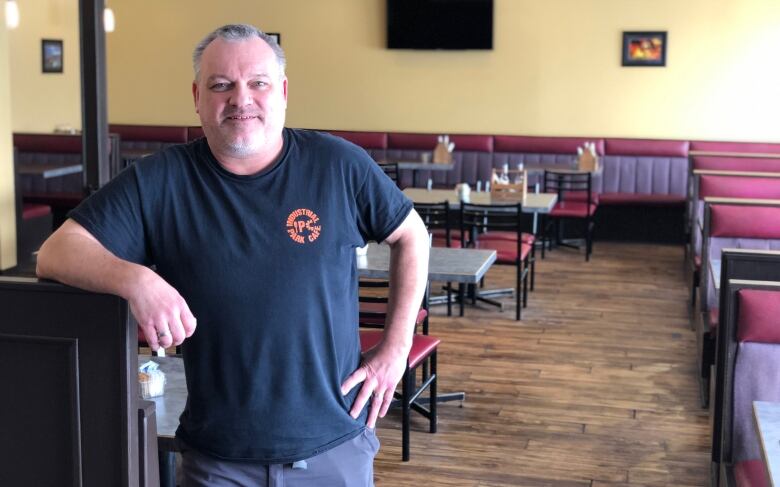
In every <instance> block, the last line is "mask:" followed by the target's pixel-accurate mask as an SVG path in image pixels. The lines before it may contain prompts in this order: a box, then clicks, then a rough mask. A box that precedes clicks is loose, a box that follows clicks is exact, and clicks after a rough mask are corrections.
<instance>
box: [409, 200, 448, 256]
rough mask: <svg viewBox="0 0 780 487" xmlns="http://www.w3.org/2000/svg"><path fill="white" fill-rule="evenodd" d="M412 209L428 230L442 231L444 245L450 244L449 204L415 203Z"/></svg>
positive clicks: (444, 202) (445, 202)
mask: <svg viewBox="0 0 780 487" xmlns="http://www.w3.org/2000/svg"><path fill="white" fill-rule="evenodd" d="M414 209H415V211H416V212H417V214H418V215H420V218H421V219H422V221H423V223H424V224H425V228H427V229H428V230H444V238H445V244H446V245H447V247H450V246H451V243H452V224H451V222H450V202H449V201H446V200H445V201H443V202H441V203H415V204H414Z"/></svg>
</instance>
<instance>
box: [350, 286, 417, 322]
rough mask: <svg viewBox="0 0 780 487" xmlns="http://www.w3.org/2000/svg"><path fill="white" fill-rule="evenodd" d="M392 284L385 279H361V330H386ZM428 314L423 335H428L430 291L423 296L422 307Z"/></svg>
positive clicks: (359, 291)
mask: <svg viewBox="0 0 780 487" xmlns="http://www.w3.org/2000/svg"><path fill="white" fill-rule="evenodd" d="M389 295H390V282H389V281H387V280H385V279H360V280H359V281H358V303H359V312H358V326H359V327H361V328H384V327H385V321H386V319H387V304H388V302H389ZM421 307H422V308H423V309H424V310H425V311H426V312H425V313H424V315H425V317H424V318H423V320H422V323H415V325H418V324H421V325H422V334H423V335H427V334H428V312H427V311H428V289H427V288H426V290H425V294H424V295H423V302H422V306H421ZM418 317H419V314H418Z"/></svg>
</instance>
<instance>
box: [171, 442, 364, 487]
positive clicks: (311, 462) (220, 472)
mask: <svg viewBox="0 0 780 487" xmlns="http://www.w3.org/2000/svg"><path fill="white" fill-rule="evenodd" d="M182 447H183V448H182V473H183V482H184V483H183V484H182V487H207V486H208V487H214V486H216V487H222V486H226V487H227V486H230V487H325V486H327V487H373V486H374V457H375V456H376V453H377V452H378V451H379V439H377V437H376V433H375V432H374V430H371V429H369V428H366V429H365V430H364V431H363V432H362V433H361V434H359V435H357V436H356V437H354V438H353V439H351V440H348V441H346V442H344V443H342V444H340V445H339V446H337V447H335V448H331V449H330V450H328V451H326V452H324V453H321V454H319V455H317V456H314V457H311V458H307V459H306V461H305V462H296V463H295V464H289V463H287V464H277V465H258V464H254V463H251V462H231V461H227V460H220V459H218V458H214V457H210V456H208V455H203V454H201V453H198V452H197V451H195V450H193V449H191V448H187V447H186V445H182ZM304 464H305V465H304Z"/></svg>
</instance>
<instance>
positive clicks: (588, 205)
mask: <svg viewBox="0 0 780 487" xmlns="http://www.w3.org/2000/svg"><path fill="white" fill-rule="evenodd" d="M544 192H545V193H555V194H557V195H558V202H557V203H555V206H554V207H553V209H552V211H551V212H550V213H548V214H547V215H545V218H544V220H545V224H544V225H543V229H542V232H543V240H542V258H544V248H545V245H546V244H547V243H550V242H552V239H551V236H550V231H551V229H552V227H553V225H554V226H555V241H556V244H557V245H563V246H567V247H572V248H577V249H578V248H579V247H578V246H575V245H569V244H566V243H563V242H562V238H561V223H562V222H563V221H565V220H575V221H579V222H581V223H582V226H583V232H582V237H583V238H584V239H585V260H586V261H588V260H590V254H591V253H592V251H593V215H594V214H595V213H596V209H597V207H598V203H597V201H596V198H595V197H594V195H593V187H592V180H591V173H589V172H579V171H571V170H545V171H544Z"/></svg>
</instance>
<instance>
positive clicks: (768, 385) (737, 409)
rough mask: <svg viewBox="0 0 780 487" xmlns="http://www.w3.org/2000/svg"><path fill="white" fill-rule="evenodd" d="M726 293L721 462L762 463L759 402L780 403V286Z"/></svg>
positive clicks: (757, 284)
mask: <svg viewBox="0 0 780 487" xmlns="http://www.w3.org/2000/svg"><path fill="white" fill-rule="evenodd" d="M723 290H724V292H725V293H726V294H727V296H726V300H725V303H726V304H725V305H726V313H725V321H724V322H723V323H722V324H721V325H720V326H721V329H720V331H719V335H720V336H721V337H722V339H719V340H718V356H719V357H721V356H722V357H723V359H724V360H723V366H722V377H720V378H719V381H722V385H721V389H722V391H721V394H720V395H719V398H720V400H721V404H720V408H721V411H720V412H721V414H720V418H719V419H720V421H719V422H720V442H719V443H720V449H719V453H720V455H719V459H718V460H719V463H720V464H721V465H730V464H734V463H737V462H740V461H745V460H755V459H759V458H761V455H760V445H759V442H758V438H757V435H756V433H755V430H754V427H753V421H752V403H753V401H775V402H777V401H780V321H779V320H778V318H777V317H778V316H780V282H767V281H745V280H731V281H729V283H728V284H727V285H726V286H725V287H724V289H723Z"/></svg>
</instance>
